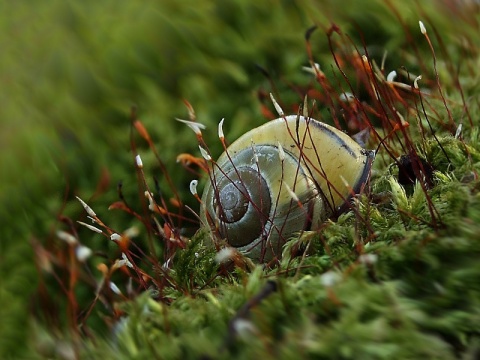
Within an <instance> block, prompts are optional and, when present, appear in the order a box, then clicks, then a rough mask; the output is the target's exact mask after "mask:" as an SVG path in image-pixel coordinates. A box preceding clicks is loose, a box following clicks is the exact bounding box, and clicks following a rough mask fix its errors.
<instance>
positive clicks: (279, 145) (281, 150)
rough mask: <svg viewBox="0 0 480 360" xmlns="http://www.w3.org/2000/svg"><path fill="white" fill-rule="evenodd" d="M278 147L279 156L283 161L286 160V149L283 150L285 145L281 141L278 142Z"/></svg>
mask: <svg viewBox="0 0 480 360" xmlns="http://www.w3.org/2000/svg"><path fill="white" fill-rule="evenodd" d="M277 149H278V157H279V158H280V161H281V162H283V161H284V160H285V151H283V146H282V144H280V141H279V142H277Z"/></svg>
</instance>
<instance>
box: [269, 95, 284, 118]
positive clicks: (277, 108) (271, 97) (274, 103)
mask: <svg viewBox="0 0 480 360" xmlns="http://www.w3.org/2000/svg"><path fill="white" fill-rule="evenodd" d="M270 99H272V103H273V106H274V107H275V110H276V111H277V113H278V115H279V116H281V117H283V116H284V115H285V113H284V112H283V109H282V108H281V106H280V105H278V103H277V100H275V98H274V97H273V94H272V93H270Z"/></svg>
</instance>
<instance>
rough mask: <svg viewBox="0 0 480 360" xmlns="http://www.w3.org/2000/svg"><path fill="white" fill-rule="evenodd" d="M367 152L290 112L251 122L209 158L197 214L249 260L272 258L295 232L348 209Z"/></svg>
mask: <svg viewBox="0 0 480 360" xmlns="http://www.w3.org/2000/svg"><path fill="white" fill-rule="evenodd" d="M373 159H374V152H373V151H368V150H364V149H363V148H362V147H360V145H358V144H357V143H356V142H355V141H354V140H353V139H351V138H350V137H349V136H348V135H346V134H344V133H343V132H341V131H339V130H337V129H336V128H334V127H332V126H329V125H326V124H324V123H321V122H319V121H317V120H314V119H311V118H305V117H303V116H297V115H291V116H286V117H282V118H279V119H276V120H273V121H270V122H268V123H266V124H264V125H262V126H260V127H258V128H255V129H253V130H251V131H249V132H247V133H246V134H244V135H243V136H241V137H240V138H239V139H238V140H236V141H235V142H234V143H232V144H231V145H230V146H229V147H228V148H227V150H226V152H224V153H223V154H222V155H221V156H220V157H219V159H218V161H217V162H216V163H215V164H214V167H213V169H212V171H211V173H210V182H209V183H208V184H207V185H206V187H205V189H204V192H203V196H202V208H201V211H200V217H201V220H202V222H203V223H204V224H208V225H209V226H210V227H211V228H212V230H213V232H214V233H216V234H217V235H218V237H219V238H221V239H226V241H227V242H228V243H229V244H230V245H231V246H233V247H235V248H237V249H238V250H240V251H242V252H244V253H246V254H247V256H249V257H251V258H252V259H254V260H257V261H259V262H264V261H268V260H270V259H272V258H273V257H275V256H276V257H280V255H281V250H282V246H283V244H284V243H285V242H286V241H287V240H288V239H289V238H291V237H292V236H293V235H294V234H295V233H299V232H301V231H303V230H315V229H318V228H319V227H320V225H321V224H322V223H323V222H324V221H325V220H326V219H328V218H329V217H331V216H333V215H338V214H339V213H341V212H342V211H343V210H345V209H347V208H348V200H349V199H350V197H351V196H352V195H353V194H354V193H357V192H359V191H360V190H361V188H362V186H363V185H364V184H365V182H366V181H367V179H368V177H369V174H370V168H371V165H372V161H373Z"/></svg>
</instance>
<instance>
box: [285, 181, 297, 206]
mask: <svg viewBox="0 0 480 360" xmlns="http://www.w3.org/2000/svg"><path fill="white" fill-rule="evenodd" d="M283 185H285V189H287V191H288V194H289V195H290V197H291V198H292V199H293V200H294V201H296V202H299V201H300V199H299V198H298V196H297V194H295V192H293V190H292V188H291V187H290V186H288V184H287V183H286V182H285V181H284V182H283Z"/></svg>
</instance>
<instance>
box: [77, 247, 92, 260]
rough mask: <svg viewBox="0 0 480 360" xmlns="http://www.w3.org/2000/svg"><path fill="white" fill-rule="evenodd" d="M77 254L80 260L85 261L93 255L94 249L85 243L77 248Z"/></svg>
mask: <svg viewBox="0 0 480 360" xmlns="http://www.w3.org/2000/svg"><path fill="white" fill-rule="evenodd" d="M75 255H76V256H77V259H78V261H80V262H84V261H85V260H87V259H88V258H89V257H90V256H91V255H92V249H90V248H88V247H86V246H83V245H79V246H77V248H76V249H75Z"/></svg>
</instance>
